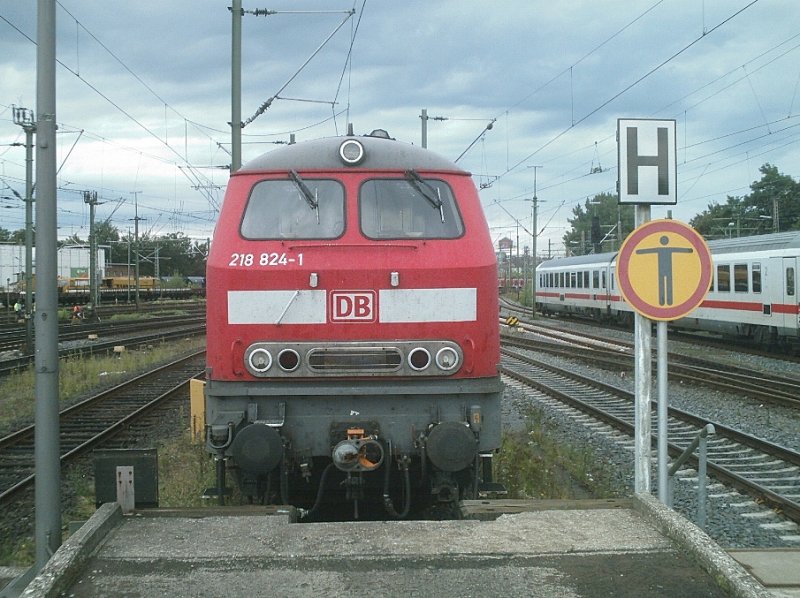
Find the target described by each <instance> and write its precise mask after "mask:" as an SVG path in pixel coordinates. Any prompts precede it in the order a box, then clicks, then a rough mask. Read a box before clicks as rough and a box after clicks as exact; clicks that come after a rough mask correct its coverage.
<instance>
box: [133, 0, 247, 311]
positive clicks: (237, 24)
mask: <svg viewBox="0 0 800 598" xmlns="http://www.w3.org/2000/svg"><path fill="white" fill-rule="evenodd" d="M230 11H231V19H232V21H231V122H230V125H231V173H234V172H236V171H237V170H239V169H240V168H241V167H242V16H244V11H243V10H242V0H232V2H231V8H230ZM137 303H138V300H137Z"/></svg>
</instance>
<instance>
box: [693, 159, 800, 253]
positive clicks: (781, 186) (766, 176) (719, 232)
mask: <svg viewBox="0 0 800 598" xmlns="http://www.w3.org/2000/svg"><path fill="white" fill-rule="evenodd" d="M759 171H760V172H761V179H760V180H758V181H753V183H752V184H751V185H750V189H751V193H750V194H749V195H745V196H744V197H731V196H728V197H727V199H726V201H725V203H724V204H718V203H711V204H709V205H708V208H707V209H706V210H704V211H703V212H701V213H699V214H697V215H696V216H695V217H694V218H692V219H691V220H690V221H689V224H691V225H692V226H693V227H694V228H695V229H697V231H698V232H700V234H702V235H703V236H704V237H706V238H707V239H719V238H723V237H744V236H750V235H761V234H765V233H770V232H775V231H789V230H800V183H798V182H797V181H795V180H794V179H793V178H792V177H791V176H789V175H786V174H781V173H780V172H779V171H778V168H777V167H776V166H772V165H771V164H764V165H763V166H762V167H761V168H759ZM776 215H777V219H776V218H775V216H776Z"/></svg>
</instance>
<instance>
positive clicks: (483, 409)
mask: <svg viewBox="0 0 800 598" xmlns="http://www.w3.org/2000/svg"><path fill="white" fill-rule="evenodd" d="M387 137H388V136H383V137H379V136H375V135H374V134H373V135H369V136H363V137H353V136H348V137H343V138H329V139H322V140H317V141H309V142H304V143H299V144H294V145H290V146H286V147H284V148H282V149H279V150H275V151H273V152H270V153H268V154H265V155H264V156H261V157H260V158H257V159H256V160H254V161H252V162H250V163H248V164H246V165H245V166H244V167H243V168H242V169H241V170H240V171H238V172H236V173H235V174H233V175H232V176H231V179H230V182H229V185H228V189H227V192H226V195H225V200H224V204H223V208H222V211H221V214H220V218H219V221H218V223H217V227H216V231H215V235H214V241H213V244H212V247H211V252H210V255H209V259H208V270H207V310H208V318H207V319H208V321H207V334H208V350H207V351H208V352H207V355H208V357H207V366H208V367H207V375H206V378H207V385H206V447H207V449H208V451H209V452H211V453H212V454H213V455H214V456H215V459H216V460H217V491H218V492H219V493H220V496H221V495H222V491H223V489H224V486H225V473H226V470H228V469H230V470H231V471H232V472H233V473H234V474H235V476H236V479H237V482H238V484H239V487H240V489H241V490H242V493H243V494H245V495H249V496H251V497H255V498H258V499H259V500H262V501H269V502H279V503H284V504H288V503H292V504H296V505H300V506H303V507H312V510H313V509H316V508H317V507H318V506H319V505H320V504H322V502H324V501H326V500H331V501H337V500H341V499H347V500H352V501H354V503H355V505H356V515H357V514H358V510H357V507H358V504H359V502H360V501H361V502H362V503H363V502H364V501H366V502H378V503H379V504H380V503H382V504H383V505H384V506H385V508H386V509H387V511H388V512H389V513H390V514H393V515H395V516H402V515H405V514H407V513H408V512H409V508H410V502H411V496H426V497H433V499H435V500H438V501H444V502H451V501H455V500H458V499H460V498H463V497H467V496H475V495H476V494H477V491H478V486H479V483H480V481H481V475H482V472H483V471H484V470H487V471H488V468H484V467H480V465H481V460H482V457H481V455H483V459H484V460H485V459H486V458H487V455H490V454H491V453H492V452H494V451H496V450H497V449H498V448H499V446H500V397H501V389H502V385H501V383H500V380H499V377H498V372H497V364H498V361H499V330H498V324H497V314H498V300H497V293H496V284H497V266H496V260H495V256H494V252H493V249H492V244H491V240H490V237H489V232H488V228H487V225H486V222H485V219H484V217H483V212H482V210H481V207H480V203H479V200H478V195H477V192H476V189H475V186H474V184H473V183H472V180H471V177H470V176H469V174H468V173H466V172H464V171H462V170H460V169H459V168H458V167H457V166H455V164H453V163H451V162H450V161H448V160H444V159H442V158H440V157H438V156H436V155H435V154H433V153H431V152H428V151H427V150H423V149H420V148H416V147H414V146H410V145H407V144H403V143H400V142H397V141H394V140H391V139H388V138H387ZM226 464H227V466H226ZM487 478H488V476H484V480H485V481H489V480H488V479H487ZM309 489H311V491H310V492H309Z"/></svg>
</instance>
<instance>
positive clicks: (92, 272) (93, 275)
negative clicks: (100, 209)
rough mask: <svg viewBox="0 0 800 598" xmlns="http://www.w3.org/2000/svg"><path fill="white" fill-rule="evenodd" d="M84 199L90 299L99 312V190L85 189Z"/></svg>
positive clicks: (95, 309)
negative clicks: (96, 223)
mask: <svg viewBox="0 0 800 598" xmlns="http://www.w3.org/2000/svg"><path fill="white" fill-rule="evenodd" d="M83 201H84V202H86V203H87V204H89V297H90V299H89V301H91V303H92V308H93V309H94V311H95V313H97V308H98V307H99V303H100V298H99V296H98V295H99V293H98V291H97V235H96V234H95V230H94V209H95V206H96V205H97V191H84V192H83Z"/></svg>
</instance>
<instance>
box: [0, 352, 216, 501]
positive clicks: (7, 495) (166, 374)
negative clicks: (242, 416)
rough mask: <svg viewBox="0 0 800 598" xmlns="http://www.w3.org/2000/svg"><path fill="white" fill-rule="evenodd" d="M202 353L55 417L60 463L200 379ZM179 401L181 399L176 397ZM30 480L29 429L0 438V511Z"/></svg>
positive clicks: (31, 435)
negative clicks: (57, 421)
mask: <svg viewBox="0 0 800 598" xmlns="http://www.w3.org/2000/svg"><path fill="white" fill-rule="evenodd" d="M204 367H205V351H198V352H194V353H192V354H190V355H188V356H185V357H182V358H180V359H178V360H175V361H173V362H171V363H168V364H166V365H163V366H161V367H159V368H157V369H154V370H152V371H150V372H147V373H145V374H142V375H140V376H137V377H136V378H133V379H132V380H129V381H127V382H124V383H122V384H119V385H117V386H115V387H113V388H111V389H108V390H105V391H103V392H101V393H99V394H97V395H95V396H93V397H90V398H88V399H86V400H84V401H81V402H80V403H78V404H75V405H73V406H71V407H69V408H67V409H64V410H63V411H61V413H60V436H59V441H60V447H61V461H62V463H66V462H68V461H69V460H71V459H74V458H75V457H77V456H78V455H81V454H83V453H85V452H86V451H88V450H90V449H92V448H95V447H97V446H99V445H101V444H102V443H105V442H108V441H109V440H110V439H112V438H113V437H114V436H115V435H116V434H119V433H120V432H122V431H124V430H125V429H127V428H128V427H130V426H131V425H132V424H133V423H134V422H135V421H137V420H138V419H140V418H142V417H145V416H147V415H148V414H149V413H151V412H152V411H153V410H154V409H156V408H157V407H159V406H160V405H162V404H163V403H164V402H166V401H168V400H170V399H171V398H173V397H174V396H175V394H176V393H178V392H179V391H182V390H183V389H184V386H185V385H186V384H187V383H188V381H189V379H191V378H195V377H198V376H199V375H201V374H202V371H203V368H204ZM181 396H183V395H181ZM33 480H34V426H33V425H31V426H28V427H26V428H23V429H21V430H18V431H17V432H14V433H12V434H9V435H8V436H5V437H3V438H0V506H2V505H4V504H6V503H7V502H8V501H10V500H12V499H13V498H14V497H15V496H16V495H18V494H19V493H20V492H21V491H23V490H24V489H25V488H27V487H29V486H30V484H31V483H32V482H33Z"/></svg>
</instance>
